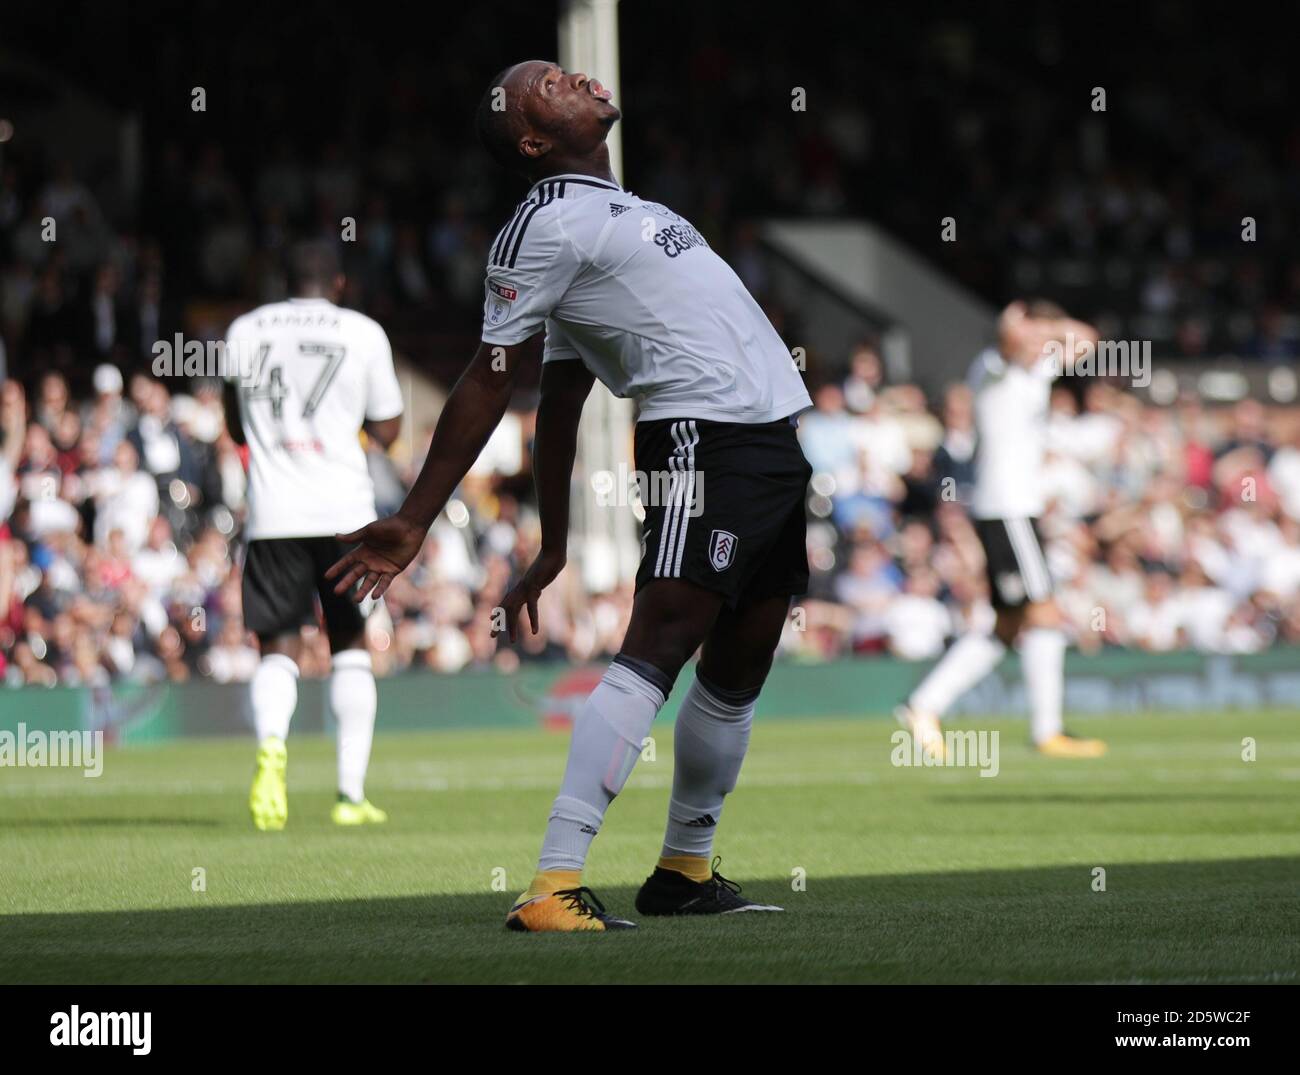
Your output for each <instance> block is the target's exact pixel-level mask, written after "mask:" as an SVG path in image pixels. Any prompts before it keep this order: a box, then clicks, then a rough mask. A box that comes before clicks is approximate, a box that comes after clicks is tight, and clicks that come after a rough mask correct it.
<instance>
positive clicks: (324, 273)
mask: <svg viewBox="0 0 1300 1075" xmlns="http://www.w3.org/2000/svg"><path fill="white" fill-rule="evenodd" d="M346 283H347V280H346V278H345V277H344V275H343V265H342V263H341V262H340V261H339V255H338V251H337V250H335V249H334V247H333V246H332V245H331V244H330V243H328V242H325V241H324V240H320V239H312V240H308V241H305V242H301V243H297V244H296V245H295V246H294V247H293V249H292V250H291V251H290V252H289V293H290V294H291V295H292V296H293V297H294V298H296V299H328V300H329V301H330V302H338V300H339V298H340V297H341V296H342V294H343V288H344V285H345V284H346Z"/></svg>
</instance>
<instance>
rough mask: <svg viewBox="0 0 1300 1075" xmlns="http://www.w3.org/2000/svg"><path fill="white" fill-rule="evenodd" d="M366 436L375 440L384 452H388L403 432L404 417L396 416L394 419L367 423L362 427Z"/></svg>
mask: <svg viewBox="0 0 1300 1075" xmlns="http://www.w3.org/2000/svg"><path fill="white" fill-rule="evenodd" d="M361 428H362V429H363V430H365V434H366V436H367V437H369V438H370V439H371V440H373V441H374V442H375V443H376V444H378V445H379V447H381V448H383V449H384V451H388V449H389V448H391V447H392V446H393V442H394V441H395V440H397V437H398V434H400V433H401V432H402V416H401V415H400V414H399V415H396V416H394V417H392V418H385V419H383V420H382V421H379V422H366V424H365V425H363V426H362V427H361Z"/></svg>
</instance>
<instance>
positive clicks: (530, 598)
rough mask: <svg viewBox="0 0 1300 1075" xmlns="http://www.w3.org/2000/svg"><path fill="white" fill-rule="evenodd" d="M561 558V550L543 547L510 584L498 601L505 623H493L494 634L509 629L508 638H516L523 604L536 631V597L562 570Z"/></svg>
mask: <svg viewBox="0 0 1300 1075" xmlns="http://www.w3.org/2000/svg"><path fill="white" fill-rule="evenodd" d="M564 561H565V557H564V555H563V554H555V553H548V552H546V550H544V549H543V550H542V552H541V553H540V554H539V555H538V557H537V559H536V560H534V561H533V562H532V564H531V565H530V566H529V568H528V570H527V571H525V572H524V577H523V578H521V579H520V580H519V581H518V582H516V583H515V584H514V586H512V587H511V589H510V592H509V593H508V594H506V596H505V599H504V600H503V601H502V602H501V608H502V609H503V610H504V611H505V623H504V625H503V626H499V627H498V626H493V628H492V637H493V638H497V637H499V636H500V635H501V634H503V633H508V634H509V635H510V641H511V642H513V641H515V637H516V634H517V621H518V619H519V610H520V609H521V608H525V607H526V608H527V609H528V623H529V625H530V626H531V627H532V629H533V634H537V599H538V598H539V597H540V596H541V595H542V591H543V590H544V589H546V587H548V586H549V585H550V584H551V583H552V582H554V581H555V576H556V575H558V574H559V573H560V572H561V571H563V570H564Z"/></svg>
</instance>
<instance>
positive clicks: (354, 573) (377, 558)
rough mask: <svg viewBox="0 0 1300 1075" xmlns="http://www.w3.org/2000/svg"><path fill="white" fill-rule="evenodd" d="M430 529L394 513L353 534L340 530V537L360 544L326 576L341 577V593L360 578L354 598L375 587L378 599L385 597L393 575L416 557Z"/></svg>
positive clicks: (361, 597)
mask: <svg viewBox="0 0 1300 1075" xmlns="http://www.w3.org/2000/svg"><path fill="white" fill-rule="evenodd" d="M426 532H427V531H426V530H425V528H424V527H421V526H420V525H418V524H417V523H413V522H411V521H410V520H409V519H406V518H403V517H402V516H401V515H390V516H389V517H388V518H387V519H376V520H375V521H374V522H373V523H371V524H370V525H369V526H363V527H362V528H361V529H360V530H354V531H352V533H350V534H337V535H336V536H337V537H338V539H339V540H340V541H342V542H345V543H346V544H348V545H352V544H356V545H357V547H356V548H355V549H353V550H352V551H351V552H349V553H347V554H346V555H345V556H342V557H340V558H339V560H338V561H337V562H335V563H334V564H333V565H332V566H331V567H330V568H329V570H328V571H326V572H325V577H326V578H327V579H338V582H337V584H336V585H335V586H334V592H335V593H337V594H342V593H346V592H347V591H348V590H349V589H350V588H351V587H352V586H354V585H355V584H356V583H357V582H358V581H359V582H360V583H361V585H359V586H357V588H356V589H355V590H354V591H353V593H352V600H353V601H355V602H357V604H360V603H361V602H362V601H363V600H365V598H366V596H367V595H368V594H369V593H370V592H371V591H372V590H373V591H374V596H375V597H376V599H377V598H380V597H383V596H384V591H386V590H387V589H388V587H389V585H391V583H392V581H393V579H395V578H396V577H397V576H398V575H400V574H401V573H402V572H403V571H404V570H405V569H406V565H407V564H409V563H410V562H411V561H412V560H414V559H415V554H416V553H418V552H419V551H420V546H421V545H423V544H424V536H425V534H426Z"/></svg>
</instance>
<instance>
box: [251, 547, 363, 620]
mask: <svg viewBox="0 0 1300 1075" xmlns="http://www.w3.org/2000/svg"><path fill="white" fill-rule="evenodd" d="M349 548H351V546H348V545H344V544H343V543H342V542H341V541H339V540H337V539H336V538H332V537H302V538H267V539H261V540H254V541H250V542H249V543H248V552H247V554H246V555H245V557H244V588H243V594H244V625H245V626H246V627H247V628H248V629H249V630H250V631H252V632H253V633H254V634H256V635H259V636H261V637H267V636H269V635H280V634H293V633H295V632H297V631H298V630H299V629H300V628H302V627H304V626H308V625H313V624H315V623H316V602H317V601H318V600H319V601H320V608H321V612H322V613H323V614H324V616H325V627H326V630H327V631H328V632H329V634H330V636H331V637H333V638H338V637H346V636H348V635H349V634H359V633H360V632H361V631H362V629H363V628H364V627H365V624H366V620H365V616H364V615H363V613H362V611H361V609H360V608H359V607H358V606H357V605H356V604H355V603H354V602H353V600H352V598H351V596H349V595H348V594H343V595H341V596H340V595H338V594H335V592H334V582H333V581H331V580H330V579H327V578H326V577H325V571H326V569H327V568H329V567H330V565H331V564H333V563H334V562H335V561H336V560H337V559H338V558H339V557H341V556H342V555H343V554H344V553H346V552H347V551H348V549H349Z"/></svg>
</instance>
